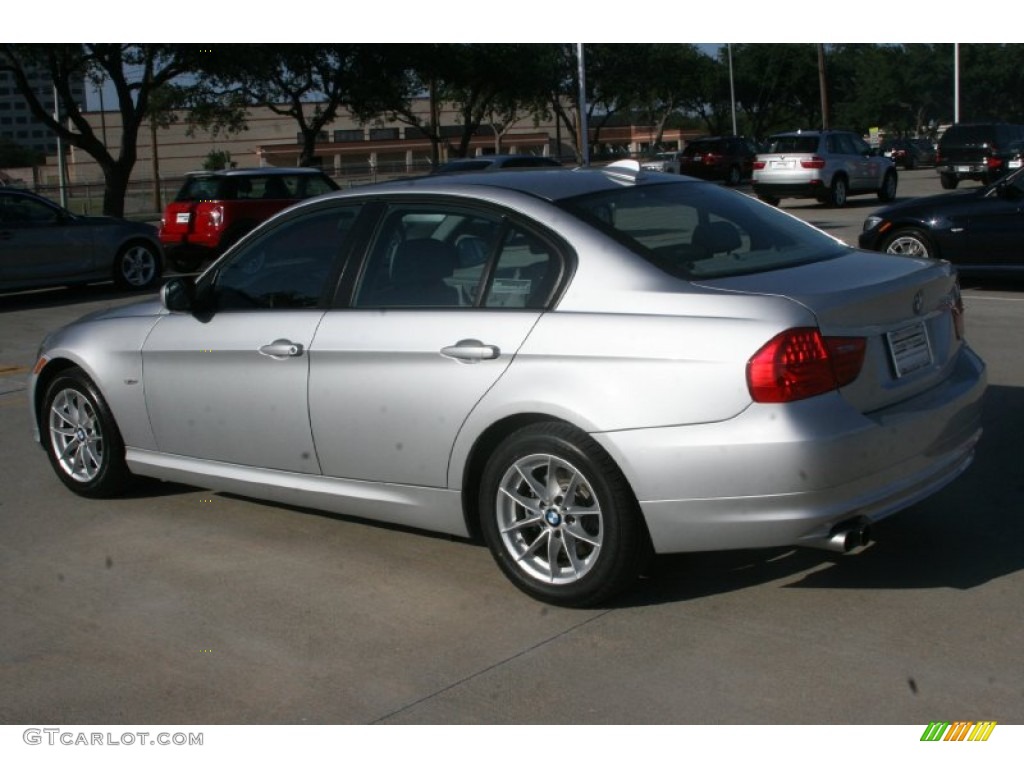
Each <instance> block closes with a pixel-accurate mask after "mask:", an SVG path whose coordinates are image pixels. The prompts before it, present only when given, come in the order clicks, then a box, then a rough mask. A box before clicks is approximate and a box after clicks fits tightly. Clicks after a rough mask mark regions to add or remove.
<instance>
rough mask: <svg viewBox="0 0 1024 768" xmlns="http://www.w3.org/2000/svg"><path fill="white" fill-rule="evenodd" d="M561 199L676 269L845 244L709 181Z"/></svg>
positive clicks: (820, 254) (756, 262)
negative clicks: (708, 182) (709, 183)
mask: <svg viewBox="0 0 1024 768" xmlns="http://www.w3.org/2000/svg"><path fill="white" fill-rule="evenodd" d="M562 206H563V207H564V208H566V209H567V210H568V211H569V212H571V213H573V214H575V215H577V216H579V217H580V218H581V219H583V220H584V221H586V222H587V223H589V224H591V225H592V226H594V227H595V228H597V229H600V230H601V231H604V232H606V233H607V234H609V235H611V236H612V237H614V238H615V239H616V240H618V241H619V242H621V243H622V244H623V245H625V246H627V247H628V248H630V249H631V250H633V251H634V252H636V253H638V254H639V255H641V256H642V257H643V258H645V259H646V260H648V261H649V262H651V263H652V264H654V265H655V266H657V267H659V268H660V269H662V270H664V271H665V272H667V273H669V274H671V275H674V276H677V277H685V278H698V277H726V276H732V275H740V274H750V273H756V272H763V271H767V270H770V269H780V268H783V267H788V266H792V265H794V264H799V263H807V262H812V261H820V260H823V259H826V258H831V257H833V256H836V255H838V254H840V253H842V252H843V250H842V249H843V246H842V244H840V243H839V242H837V241H836V240H834V239H832V238H831V237H828V236H827V235H825V234H824V233H822V232H819V231H818V230H816V229H814V228H813V227H810V226H808V225H806V224H804V223H803V222H800V221H798V220H796V219H793V218H792V217H790V216H787V215H785V214H783V213H780V212H779V211H776V210H775V209H773V208H771V207H770V206H766V205H764V204H762V203H759V202H757V201H755V200H752V199H750V198H748V197H746V196H744V195H740V194H737V193H735V192H731V191H729V190H725V189H721V188H719V187H716V186H713V185H708V184H696V183H677V182H672V183H661V184H647V185H642V186H641V185H637V186H633V187H624V188H622V189H616V190H613V191H610V192H601V193H597V194H592V195H585V196H582V197H578V198H570V199H568V200H565V201H563V203H562Z"/></svg>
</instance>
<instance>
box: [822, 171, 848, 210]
mask: <svg viewBox="0 0 1024 768" xmlns="http://www.w3.org/2000/svg"><path fill="white" fill-rule="evenodd" d="M849 191H850V190H849V187H848V185H847V181H846V177H845V176H836V177H835V178H834V179H832V186H831V187H829V189H828V198H827V204H828V205H829V206H830V207H832V208H842V207H843V206H844V205H846V200H847V196H848V193H849Z"/></svg>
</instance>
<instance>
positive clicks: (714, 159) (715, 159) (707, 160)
mask: <svg viewBox="0 0 1024 768" xmlns="http://www.w3.org/2000/svg"><path fill="white" fill-rule="evenodd" d="M720 162H722V156H721V155H716V154H714V153H713V152H708V153H707V154H706V155H704V165H717V164H718V163H720Z"/></svg>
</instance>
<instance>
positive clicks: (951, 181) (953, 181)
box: [939, 173, 960, 189]
mask: <svg viewBox="0 0 1024 768" xmlns="http://www.w3.org/2000/svg"><path fill="white" fill-rule="evenodd" d="M939 183H941V184H942V188H943V189H956V185H957V184H959V183H960V180H959V179H958V178H957V177H956V174H954V173H942V174H939Z"/></svg>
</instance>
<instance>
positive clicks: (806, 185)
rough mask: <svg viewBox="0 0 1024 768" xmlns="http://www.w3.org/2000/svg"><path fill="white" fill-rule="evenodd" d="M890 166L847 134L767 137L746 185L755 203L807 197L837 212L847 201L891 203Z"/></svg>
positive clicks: (893, 187)
mask: <svg viewBox="0 0 1024 768" xmlns="http://www.w3.org/2000/svg"><path fill="white" fill-rule="evenodd" d="M897 183H898V177H897V175H896V166H895V165H893V162H892V160H890V159H889V158H888V157H882V156H881V155H880V154H879V153H878V152H876V151H875V150H873V149H872V148H871V147H870V146H868V143H867V142H866V141H864V139H862V138H861V137H860V136H858V135H857V134H855V133H852V132H850V131H792V132H789V133H779V134H776V135H775V136H772V137H771V139H770V140H769V142H768V151H767V152H762V153H759V154H758V155H757V158H756V159H755V160H754V174H753V178H752V179H751V185H752V186H753V188H754V194H756V195H757V196H758V197H759V198H760V199H761V200H763V201H765V202H766V203H771V204H772V205H778V202H779V200H780V199H781V198H785V197H813V198H815V199H817V200H818V201H819V202H821V203H824V204H825V205H831V206H832V207H834V208H841V207H842V206H844V205H846V201H847V198H849V197H850V196H851V195H869V194H870V195H877V196H878V199H879V200H881V201H882V202H883V203H888V202H889V201H891V200H893V199H895V197H896V185H897Z"/></svg>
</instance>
